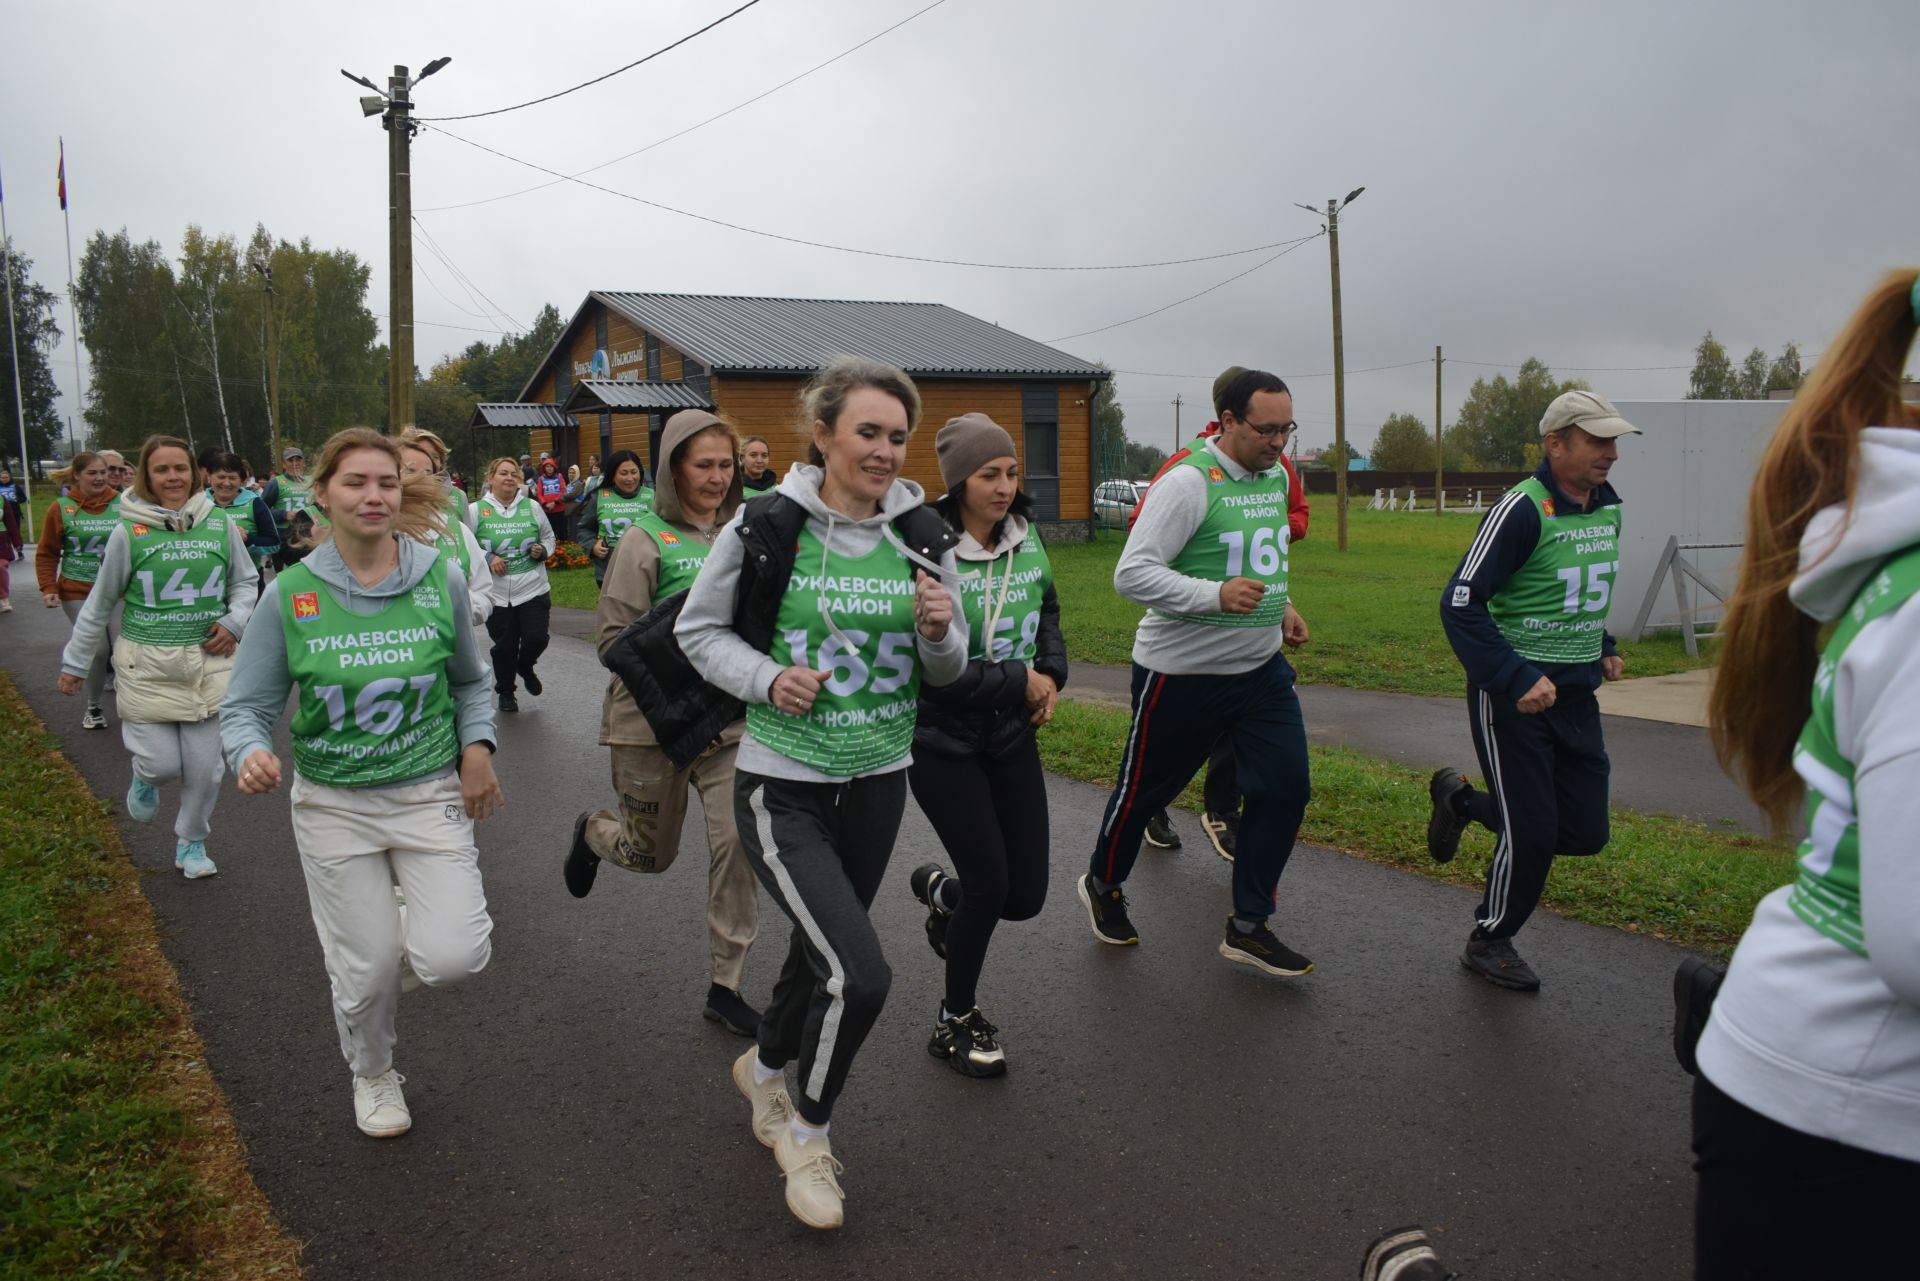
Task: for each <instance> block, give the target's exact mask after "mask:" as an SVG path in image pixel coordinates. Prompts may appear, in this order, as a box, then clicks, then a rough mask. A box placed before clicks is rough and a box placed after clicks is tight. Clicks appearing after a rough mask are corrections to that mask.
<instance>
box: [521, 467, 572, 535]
mask: <svg viewBox="0 0 1920 1281" xmlns="http://www.w3.org/2000/svg"><path fill="white" fill-rule="evenodd" d="M531 485H532V488H531V489H530V490H529V491H528V492H529V494H530V496H531V497H532V498H533V501H534V502H536V503H538V504H540V510H541V511H543V512H545V513H546V514H547V524H548V525H550V526H552V527H553V537H554V540H555V541H554V542H553V543H549V544H548V547H549V548H551V547H553V546H555V545H556V544H557V543H558V542H560V541H563V540H565V539H566V537H567V478H566V477H565V476H562V475H561V474H560V464H559V463H556V462H555V461H553V459H552V457H551V456H549V455H547V454H542V455H540V467H539V469H538V470H537V471H535V472H534V474H533V480H532V482H531Z"/></svg>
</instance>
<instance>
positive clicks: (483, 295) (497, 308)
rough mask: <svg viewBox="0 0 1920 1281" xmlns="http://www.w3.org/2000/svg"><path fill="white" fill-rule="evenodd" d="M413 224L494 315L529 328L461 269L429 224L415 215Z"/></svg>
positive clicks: (435, 252)
mask: <svg viewBox="0 0 1920 1281" xmlns="http://www.w3.org/2000/svg"><path fill="white" fill-rule="evenodd" d="M413 225H414V227H415V228H416V229H417V230H418V231H419V232H420V235H421V236H422V237H423V238H424V239H425V240H426V244H427V248H428V249H429V250H430V251H431V252H432V253H433V255H434V257H436V258H438V259H439V260H440V261H441V262H442V263H444V264H445V265H446V268H447V270H448V271H450V272H452V273H453V278H454V279H455V280H456V281H458V282H459V284H460V286H461V288H463V289H466V290H467V291H468V293H469V295H472V294H478V295H479V296H480V299H484V300H485V302H486V304H487V305H488V306H489V307H492V308H493V313H492V314H493V315H494V316H498V317H500V318H502V319H504V320H507V321H509V322H510V323H512V324H514V325H516V326H518V327H519V328H520V329H521V330H522V331H523V332H524V331H525V329H526V328H527V327H526V326H525V325H522V324H520V322H519V320H518V319H516V318H515V317H514V316H513V315H512V314H511V313H509V312H508V311H507V309H506V308H505V307H502V306H501V305H500V304H499V303H497V302H495V301H494V300H493V299H492V298H490V297H488V295H487V292H486V290H484V289H482V288H480V286H479V285H477V284H475V283H474V280H473V277H471V276H469V275H468V274H467V273H466V272H464V271H462V270H461V269H460V267H459V264H457V263H455V262H454V261H453V255H451V254H449V253H448V252H447V251H446V250H445V249H443V248H442V247H441V245H440V242H439V241H437V240H435V239H434V238H433V233H432V232H430V231H428V230H427V224H425V223H424V222H421V221H420V219H419V218H418V217H415V218H414V220H413ZM474 305H475V306H478V305H479V301H478V300H476V301H475V304H474Z"/></svg>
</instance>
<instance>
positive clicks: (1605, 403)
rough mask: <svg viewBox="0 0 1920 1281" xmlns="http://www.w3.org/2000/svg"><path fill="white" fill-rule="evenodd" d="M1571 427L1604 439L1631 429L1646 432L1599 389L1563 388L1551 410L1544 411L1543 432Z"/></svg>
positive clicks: (1634, 431) (1636, 431) (1631, 430)
mask: <svg viewBox="0 0 1920 1281" xmlns="http://www.w3.org/2000/svg"><path fill="white" fill-rule="evenodd" d="M1567 427H1578V428H1579V429H1580V430H1581V431H1584V432H1586V433H1587V435H1589V436H1599V437H1601V438H1602V439H1608V438H1611V437H1614V436H1625V435H1626V434H1627V433H1629V432H1631V433H1633V434H1634V435H1635V436H1644V435H1646V433H1645V432H1643V431H1641V430H1640V429H1639V428H1638V427H1635V426H1634V425H1633V424H1632V423H1630V422H1628V421H1627V420H1626V419H1624V418H1622V417H1621V416H1620V411H1619V410H1617V409H1615V408H1614V407H1613V402H1612V401H1611V400H1608V399H1607V398H1606V397H1605V396H1602V395H1601V394H1600V393H1599V392H1597V391H1563V392H1561V393H1560V394H1559V395H1558V396H1555V397H1554V398H1553V403H1552V404H1551V405H1548V406H1547V412H1546V413H1545V414H1543V415H1541V418H1540V434H1541V435H1542V436H1546V435H1551V434H1552V433H1553V432H1556V431H1560V430H1563V429H1564V428H1567Z"/></svg>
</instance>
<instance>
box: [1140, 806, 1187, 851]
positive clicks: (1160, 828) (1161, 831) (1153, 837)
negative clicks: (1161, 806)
mask: <svg viewBox="0 0 1920 1281" xmlns="http://www.w3.org/2000/svg"><path fill="white" fill-rule="evenodd" d="M1147 844H1149V845H1151V846H1153V848H1155V849H1157V850H1177V849H1179V848H1180V833H1178V832H1176V831H1174V830H1173V819H1172V818H1171V817H1170V816H1169V815H1168V814H1167V812H1166V811H1165V810H1161V811H1160V812H1159V813H1158V814H1155V815H1154V816H1153V817H1152V818H1150V819H1148V820H1147Z"/></svg>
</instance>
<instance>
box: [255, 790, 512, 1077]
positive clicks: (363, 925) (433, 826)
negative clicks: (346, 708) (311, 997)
mask: <svg viewBox="0 0 1920 1281" xmlns="http://www.w3.org/2000/svg"><path fill="white" fill-rule="evenodd" d="M293 839H294V843H295V844H296V845H297V846H298V847H299V849H300V866H301V869H302V870H303V871H304V872H305V873H306V877H307V903H308V905H309V906H310V907H311V908H312V910H313V927H314V929H315V930H316V931H318V932H319V935H320V950H321V951H322V953H324V954H325V957H326V963H327V979H328V981H329V982H330V983H331V984H332V987H333V1021H334V1024H335V1025H336V1026H337V1027H338V1028H339V1030H340V1053H341V1054H342V1055H344V1056H345V1057H346V1060H347V1066H348V1067H350V1068H351V1069H353V1072H354V1074H355V1075H356V1076H378V1075H379V1074H380V1073H382V1072H384V1071H386V1070H387V1069H388V1068H390V1067H392V1066H393V1045H394V1040H395V1033H394V1013H395V1009H396V1007H397V1006H398V1004H399V1001H400V953H401V950H402V949H403V948H404V949H405V951H406V954H407V959H408V961H409V962H410V963H411V964H412V966H413V971H414V973H415V974H418V975H419V976H420V980H421V982H423V983H425V984H426V985H427V986H428V987H442V986H445V985H447V984H450V983H457V982H459V981H460V980H462V979H465V978H469V977H471V976H473V975H475V974H478V973H479V972H480V971H481V970H483V969H485V968H486V965H487V960H488V958H489V957H491V956H492V954H493V944H492V943H491V942H490V938H491V935H492V933H493V920H492V918H491V917H489V916H488V915H487V896H486V893H485V891H484V890H483V889H482V887H481V884H480V852H479V851H478V850H477V849H475V848H474V844H473V820H472V819H470V818H468V817H467V814H466V809H465V807H464V806H463V804H462V803H461V799H460V780H459V778H458V777H457V776H456V775H454V774H448V775H446V776H445V777H443V778H437V779H428V780H423V781H421V782H416V783H406V784H402V785H400V786H397V787H365V788H358V787H356V788H346V787H327V786H325V785H324V784H320V783H313V782H309V781H308V780H306V779H305V778H302V777H300V776H299V774H297V773H296V774H295V775H294V780H293ZM395 882H398V883H399V885H400V888H401V889H402V890H404V891H405V892H406V896H407V910H406V913H405V914H404V916H403V915H402V914H401V912H400V909H399V908H398V906H397V905H396V904H395V903H394V899H393V886H394V883H395Z"/></svg>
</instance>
